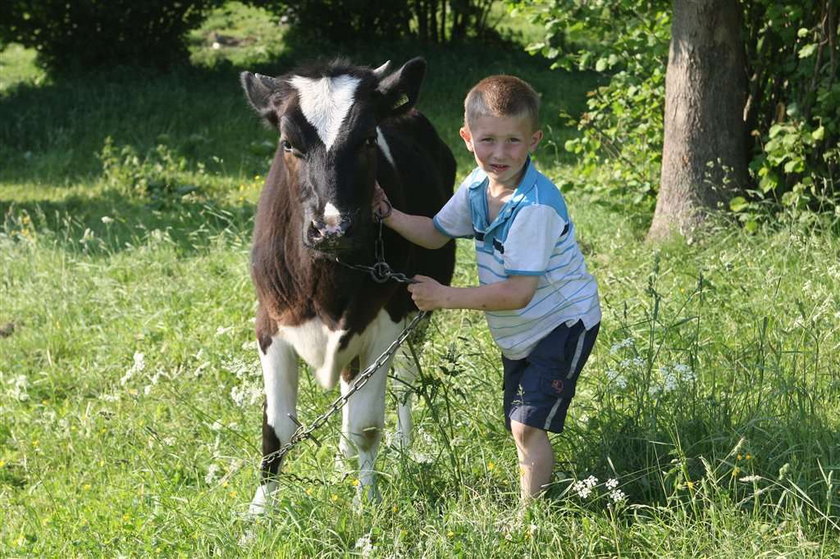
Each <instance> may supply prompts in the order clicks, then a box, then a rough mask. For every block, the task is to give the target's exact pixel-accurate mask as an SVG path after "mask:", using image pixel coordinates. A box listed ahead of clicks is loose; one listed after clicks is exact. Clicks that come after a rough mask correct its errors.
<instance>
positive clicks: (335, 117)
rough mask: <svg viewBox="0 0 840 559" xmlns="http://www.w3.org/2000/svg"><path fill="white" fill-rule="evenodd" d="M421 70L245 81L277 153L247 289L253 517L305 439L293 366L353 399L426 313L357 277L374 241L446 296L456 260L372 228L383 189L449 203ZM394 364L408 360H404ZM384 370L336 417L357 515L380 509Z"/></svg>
mask: <svg viewBox="0 0 840 559" xmlns="http://www.w3.org/2000/svg"><path fill="white" fill-rule="evenodd" d="M425 73H426V63H425V61H424V60H423V59H421V58H415V59H412V60H409V61H408V62H406V63H405V65H403V66H402V67H401V68H399V69H398V70H396V71H390V64H389V63H385V64H383V65H382V66H380V67H378V68H376V69H372V68H370V67H364V66H354V65H352V64H351V63H349V62H348V61H344V60H336V61H333V62H330V63H326V64H320V65H313V66H310V67H303V68H299V69H297V70H295V71H293V72H291V73H289V74H285V75H282V76H279V77H268V76H264V75H261V74H255V73H251V72H243V73H242V74H241V82H242V86H243V88H244V90H245V95H246V97H247V99H248V101H249V102H250V104H251V106H252V107H253V108H254V109H255V110H256V112H257V114H258V115H259V116H260V117H262V118H263V119H264V121H265V122H266V123H268V125H269V126H270V127H272V128H273V129H276V130H277V131H278V132H279V142H278V147H277V151H276V153H275V155H274V159H273V161H272V163H271V168H270V170H269V172H268V175H267V177H266V181H265V185H264V187H263V190H262V193H261V195H260V199H259V203H258V205H257V212H256V218H255V224H254V233H253V246H252V251H251V277H252V280H253V284H254V287H255V290H256V295H257V301H258V305H257V311H256V337H257V343H258V346H259V357H260V362H261V365H262V371H263V380H264V383H265V405H264V408H263V431H262V433H263V440H262V452H263V459H262V462H261V481H260V485H259V487H258V488H257V490H256V492H255V494H254V498H253V500H252V502H251V506H250V512H251V514H260V513H262V512H264V511H265V508H266V506H267V505H268V504H269V503H270V501H271V496H272V494H273V493H274V492H275V491H276V490H277V475H278V473H279V469H280V467H281V464H280V462H281V460H279V459H278V450H279V449H280V448H281V447H282V445H284V444H285V443H286V442H287V441H289V439H290V437H291V436H292V434H293V433H294V432H295V430H296V428H297V424H296V419H294V417H295V414H296V406H297V396H298V358H300V359H302V360H303V361H305V362H306V363H307V364H308V365H309V366H310V367H311V369H312V371H313V373H314V375H315V377H316V379H317V381H318V382H319V384H320V385H321V386H323V387H324V388H327V389H329V388H332V387H334V386H335V384H336V383H337V382H340V386H341V393H342V394H347V393H348V391H349V390H350V389H351V388H352V382H353V380H354V378H355V376H356V375H358V373H359V371H360V370H364V369H366V368H367V367H368V366H369V365H370V364H372V363H374V362H375V361H376V360H377V358H378V357H379V356H380V355H381V354H382V353H383V352H384V351H385V350H386V349H387V348H388V347H389V345H390V344H391V343H392V342H393V341H394V340H395V339H396V338H397V337H398V336H399V335H400V333H401V332H402V330H403V329H404V327H405V325H406V324H407V323H408V321H409V320H410V319H411V318H412V317H413V316H415V315H416V313H417V312H418V310H417V307H416V306H415V305H414V303H413V302H412V300H411V297H410V294H409V293H408V291H407V289H406V288H405V286H404V285H402V284H398V283H396V282H386V283H378V282H377V281H375V280H374V278H373V277H371V275H370V274H368V273H366V272H364V271H360V270H359V269H357V268H355V267H354V266H358V265H361V266H365V265H371V264H373V263H374V259H375V254H374V248H375V245H376V242H377V239H379V238H380V235H381V240H382V243H384V244H383V246H384V254H385V257H386V258H387V262H388V264H389V265H390V266H391V267H392V268H393V269H394V270H398V271H399V272H400V273H402V274H405V275H406V276H411V275H413V274H423V275H428V276H431V277H433V278H435V279H437V280H438V281H440V282H442V283H449V282H450V281H451V278H452V273H453V269H454V266H455V246H454V244H453V242H450V243H448V244H447V245H446V246H445V247H443V248H442V249H439V250H436V251H429V250H425V249H421V248H420V247H417V246H415V245H412V244H411V243H409V242H407V241H405V240H404V239H403V238H402V237H400V236H399V235H397V234H395V233H393V232H392V231H390V230H389V229H387V228H383V227H380V226H378V223H377V221H376V220H375V218H374V215H373V212H372V209H371V208H372V204H373V198H374V189H375V185H376V184H377V183H378V184H379V185H380V186H381V188H382V189H383V190H384V191H385V194H386V195H387V196H388V199H389V200H390V201H391V202H392V203H393V204H394V205H395V206H396V207H399V208H401V209H403V210H405V211H407V212H410V213H413V214H421V215H426V216H433V215H434V214H435V213H436V212H437V211H438V210H439V209H440V208H441V207H442V206H443V204H444V203H445V202H446V200H448V198H449V197H450V196H451V194H452V189H453V186H454V180H455V159H454V157H453V155H452V152H451V150H450V149H449V148H448V147H447V145H446V144H445V143H444V142H443V141H442V140H441V139H440V137H439V136H438V134H437V132H436V131H435V129H434V127H433V126H432V125H431V123H430V122H429V121H428V120H427V119H426V118H425V117H424V116H423V115H422V114H421V113H420V112H418V111H417V110H416V109H415V108H414V107H415V104H416V102H417V97H418V94H419V90H420V85H421V82H422V80H423V78H424V76H425ZM400 351H404V350H403V349H402V348H401V349H400ZM391 363H392V360H391V359H389V360H388V361H387V362H386V363H385V364H383V365H382V366H381V367H380V368H379V370H377V371H376V373H375V374H374V375H373V376H372V377H371V378H370V380H369V381H368V382H367V384H365V385H364V387H363V388H362V389H361V390H359V391H358V392H356V393H355V394H353V395H352V396H351V397H350V399H349V400H348V403H347V404H346V405H345V406H344V408H343V409H342V414H343V417H342V426H341V439H340V442H339V449H340V452H341V454H342V455H343V456H344V457H346V458H352V457H354V456H356V457H357V458H358V467H359V481H360V483H359V486H358V493H357V495H356V499H355V500H356V502H357V503H358V502H360V501H364V500H366V499H377V498H378V491H377V489H376V480H375V476H374V461H375V459H376V454H377V450H378V446H379V442H380V440H381V438H382V429H383V425H384V417H385V380H386V373H387V370H388V369H389V367H390V366H391ZM393 364H394V368H395V373H396V375H397V377H398V378H400V379H401V381H402V382H400V383H399V384H400V385H403V386H410V385H411V383H412V381H413V380H414V378H415V376H416V374H417V371H416V366H415V365H413V362H412V360H411V359H409V358H408V355H407V354H403V355H402V356H401V355H400V354H399V353H398V354H397V355H396V357H394V358H393ZM409 397H410V393H407V394H406V393H403V394H402V395H401V396H400V397H399V398H398V401H399V408H398V425H399V431H400V437H401V440H402V441H403V444H406V445H407V444H409V442H410V428H411V416H410V401H409Z"/></svg>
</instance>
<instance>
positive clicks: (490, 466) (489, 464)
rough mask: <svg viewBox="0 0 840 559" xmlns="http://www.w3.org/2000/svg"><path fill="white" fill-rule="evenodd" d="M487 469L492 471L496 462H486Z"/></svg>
mask: <svg viewBox="0 0 840 559" xmlns="http://www.w3.org/2000/svg"><path fill="white" fill-rule="evenodd" d="M487 469H488V470H490V471H491V472H492V471H493V470H495V469H496V463H495V462H487Z"/></svg>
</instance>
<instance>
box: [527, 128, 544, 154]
mask: <svg viewBox="0 0 840 559" xmlns="http://www.w3.org/2000/svg"><path fill="white" fill-rule="evenodd" d="M542 139H543V131H542V130H537V131H536V132H534V133H533V135H531V145H530V146H529V148H528V149H529V150H530V151H533V150H535V149H537V145H538V144H539V143H540V140H542Z"/></svg>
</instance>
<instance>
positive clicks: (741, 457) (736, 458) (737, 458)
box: [735, 454, 743, 460]
mask: <svg viewBox="0 0 840 559" xmlns="http://www.w3.org/2000/svg"><path fill="white" fill-rule="evenodd" d="M741 459H743V456H741V455H740V454H739V455H738V456H736V457H735V460H741Z"/></svg>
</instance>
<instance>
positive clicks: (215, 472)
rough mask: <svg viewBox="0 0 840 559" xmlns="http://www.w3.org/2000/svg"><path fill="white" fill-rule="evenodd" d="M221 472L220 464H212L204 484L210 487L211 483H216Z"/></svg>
mask: <svg viewBox="0 0 840 559" xmlns="http://www.w3.org/2000/svg"><path fill="white" fill-rule="evenodd" d="M220 470H221V468H219V465H218V464H215V463H214V464H210V467H209V468H207V475H205V476H204V483H206V484H207V485H210V484H211V483H213V482H214V481H216V479H218V478H219V471H220Z"/></svg>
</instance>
